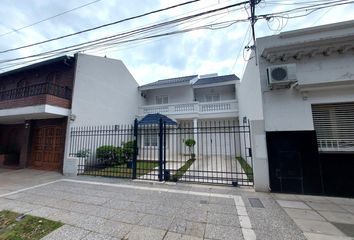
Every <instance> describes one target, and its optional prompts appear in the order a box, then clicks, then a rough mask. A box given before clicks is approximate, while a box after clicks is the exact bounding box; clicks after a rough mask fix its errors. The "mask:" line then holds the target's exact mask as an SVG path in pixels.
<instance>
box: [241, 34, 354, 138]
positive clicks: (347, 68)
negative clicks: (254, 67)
mask: <svg viewBox="0 0 354 240" xmlns="http://www.w3.org/2000/svg"><path fill="white" fill-rule="evenodd" d="M304 39H306V38H304ZM353 39H354V36H353ZM282 41H283V39H281V38H279V36H272V37H267V38H264V39H263V38H261V39H259V40H258V41H257V43H258V50H259V54H261V53H262V51H263V49H264V48H268V47H269V46H271V45H274V42H279V44H282ZM286 41H287V42H289V39H286ZM294 41H295V39H294ZM296 41H298V37H297V38H296ZM353 62H354V56H353V55H352V53H346V54H341V55H339V54H334V55H331V56H327V57H325V56H317V57H313V58H308V57H304V58H303V59H301V60H295V59H293V60H291V61H289V62H287V63H295V64H296V75H297V80H298V84H299V85H300V86H306V85H308V84H317V85H318V86H320V85H319V84H321V85H322V86H326V84H332V85H328V87H327V89H321V88H319V87H317V89H316V88H312V89H311V90H310V89H309V90H306V91H305V90H303V91H302V92H300V91H299V90H297V89H296V88H290V89H278V90H270V89H269V87H268V85H267V75H266V69H267V67H269V66H272V65H277V64H284V63H281V62H276V63H270V62H268V61H266V59H264V58H262V57H259V71H260V82H261V88H262V92H263V109H264V118H265V130H266V131H296V130H314V126H313V119H312V110H311V104H317V103H335V102H353V101H354V94H353V91H354V87H353V86H349V85H348V86H347V87H342V88H339V87H338V84H339V83H343V82H345V81H354V64H353ZM333 84H334V85H333ZM336 85H337V87H336ZM304 91H305V92H304ZM240 116H242V115H240Z"/></svg>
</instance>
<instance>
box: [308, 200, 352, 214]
mask: <svg viewBox="0 0 354 240" xmlns="http://www.w3.org/2000/svg"><path fill="white" fill-rule="evenodd" d="M308 205H309V206H310V207H312V208H313V209H315V210H317V211H333V212H346V210H345V209H343V208H341V207H340V206H339V205H336V204H333V203H311V202H309V203H308Z"/></svg>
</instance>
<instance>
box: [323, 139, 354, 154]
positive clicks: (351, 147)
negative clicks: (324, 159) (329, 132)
mask: <svg viewBox="0 0 354 240" xmlns="http://www.w3.org/2000/svg"><path fill="white" fill-rule="evenodd" d="M317 144H318V148H319V149H318V150H319V151H320V152H354V139H318V140H317Z"/></svg>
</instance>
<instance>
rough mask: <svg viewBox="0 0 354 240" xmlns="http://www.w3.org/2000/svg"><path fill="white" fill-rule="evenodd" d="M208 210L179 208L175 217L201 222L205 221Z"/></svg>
mask: <svg viewBox="0 0 354 240" xmlns="http://www.w3.org/2000/svg"><path fill="white" fill-rule="evenodd" d="M207 216H208V212H207V211H202V210H197V209H181V210H179V211H178V212H177V214H176V217H178V218H183V219H186V220H189V221H193V222H203V223H206V221H207Z"/></svg>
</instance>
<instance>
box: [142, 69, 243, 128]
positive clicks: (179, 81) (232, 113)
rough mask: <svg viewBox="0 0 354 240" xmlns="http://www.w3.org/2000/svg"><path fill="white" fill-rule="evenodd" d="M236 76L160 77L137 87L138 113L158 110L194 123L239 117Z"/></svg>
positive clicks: (179, 119) (179, 120)
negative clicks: (140, 102)
mask: <svg viewBox="0 0 354 240" xmlns="http://www.w3.org/2000/svg"><path fill="white" fill-rule="evenodd" d="M238 81H239V78H238V77H236V76H235V75H225V76H218V75H217V74H209V75H204V76H203V75H202V76H200V77H199V76H198V75H192V76H186V77H179V78H170V79H164V80H159V81H156V82H153V83H149V84H146V85H143V86H140V87H139V90H140V93H141V96H142V97H143V101H142V105H141V106H140V107H139V116H141V117H143V116H145V115H146V114H149V113H161V114H164V115H166V116H168V117H170V118H173V119H175V120H177V121H178V122H190V124H191V125H193V126H195V127H196V126H197V125H198V123H199V124H200V123H202V122H203V121H204V120H219V119H232V120H238V119H237V117H238V114H237V113H238V101H237V96H236V85H237V84H238Z"/></svg>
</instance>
